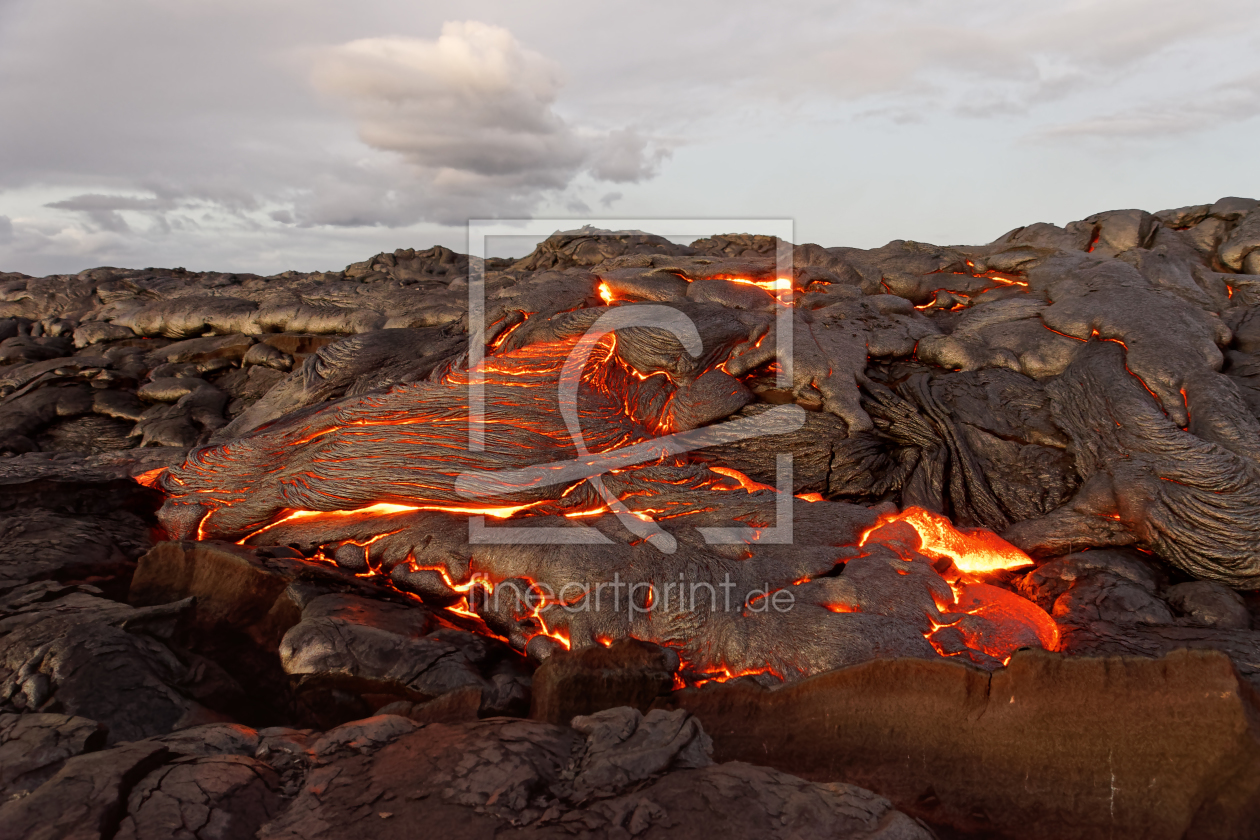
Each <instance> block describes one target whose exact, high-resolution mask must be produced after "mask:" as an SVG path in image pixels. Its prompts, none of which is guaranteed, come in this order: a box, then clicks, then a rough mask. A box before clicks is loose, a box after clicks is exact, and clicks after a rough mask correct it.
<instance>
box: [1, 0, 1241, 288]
mask: <svg viewBox="0 0 1260 840" xmlns="http://www.w3.org/2000/svg"><path fill="white" fill-rule="evenodd" d="M1257 148H1260V3H1256V2H1255V0H1194V2H1186V0H1058V2H1053V3H1047V2H1044V1H1042V2H1033V0H866V1H865V2H860V1H859V2H849V1H848V0H828V2H817V3H815V2H805V0H798V1H797V2H793V0H780V2H778V3H774V4H770V3H764V2H757V3H751V2H732V0H725V1H724V2H716V1H711V0H687V2H678V0H674V1H673V2H668V3H666V2H655V0H635V1H634V2H620V0H603V1H602V2H594V3H593V2H589V0H587V2H572V1H571V0H563V2H562V1H561V0H510V2H495V0H479V2H476V3H473V2H441V0H425V2H416V0H357V2H344V0H343V1H342V2H337V1H336V0H57V2H48V0H43V2H37V0H0V271H22V272H26V273H29V274H47V273H51V272H74V271H79V270H81V269H84V268H88V267H93V266H98V265H119V266H128V267H145V266H153V265H156V266H176V265H180V266H186V267H188V268H190V269H212V268H213V269H220V270H228V271H256V272H260V273H271V272H276V271H281V270H284V269H288V268H295V269H301V270H316V269H337V268H341V267H343V266H344V265H346V264H347V263H349V262H353V261H357V260H360V259H364V258H366V257H368V256H370V255H372V254H374V253H376V252H378V251H381V250H393V249H395V248H399V247H414V248H426V247H429V246H430V245H432V244H435V243H440V244H444V245H447V246H450V247H452V248H455V249H456V250H460V251H464V250H466V249H467V246H466V231H465V227H464V224H465V222H466V221H467V219H469V218H470V217H476V218H490V217H492V218H512V217H527V216H532V217H535V218H566V219H574V220H580V221H587V220H591V219H598V218H600V217H607V218H621V219H624V218H640V217H641V218H645V219H650V218H680V217H704V218H739V217H745V218H790V219H793V220H794V222H795V231H796V236H795V239H796V241H797V242H818V243H820V244H823V245H855V246H859V247H873V246H877V245H882V244H883V243H885V242H887V241H888V240H890V239H917V240H922V241H928V242H936V243H939V244H960V243H981V242H987V241H990V240H992V239H994V238H996V237H997V236H999V235H1000V234H1002V233H1004V232H1005V231H1006V230H1009V229H1010V228H1012V227H1015V226H1018V225H1022V224H1028V223H1031V222H1036V221H1049V222H1056V223H1059V224H1062V223H1064V222H1067V221H1069V220H1072V219H1077V218H1081V217H1083V216H1086V215H1088V214H1090V213H1093V212H1097V211H1100V210H1108V209H1119V208H1127V207H1141V208H1144V209H1147V210H1158V209H1162V208H1165V207H1176V206H1181V205H1186V204H1197V203H1205V202H1210V201H1214V200H1215V199H1217V198H1219V197H1221V196H1223V195H1244V196H1251V197H1258V198H1260V154H1258V153H1257ZM644 226H645V227H650V226H649V225H647V224H646V223H645V225H644ZM732 227H738V225H733V226H732Z"/></svg>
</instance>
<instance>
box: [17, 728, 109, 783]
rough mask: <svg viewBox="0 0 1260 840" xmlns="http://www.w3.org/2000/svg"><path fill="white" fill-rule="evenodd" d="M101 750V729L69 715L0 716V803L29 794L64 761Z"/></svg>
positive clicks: (102, 739) (102, 736)
mask: <svg viewBox="0 0 1260 840" xmlns="http://www.w3.org/2000/svg"><path fill="white" fill-rule="evenodd" d="M103 746H105V729H104V727H102V726H101V725H100V724H99V723H97V722H96V721H92V720H88V719H87V718H81V717H74V716H72V715H54V714H38V713H36V714H0V801H7V800H9V799H12V798H13V797H14V796H16V795H19V794H23V793H29V792H30V791H32V790H34V789H35V788H37V787H39V786H40V785H42V784H43V783H44V782H46V781H48V779H50V778H51V777H52V776H53V775H54V774H56V772H57V771H58V770H60V769H61V767H62V765H64V764H65V763H66V761H67V760H68V759H71V758H74V757H75V756H76V755H81V754H82V753H85V752H94V751H96V750H99V749H100V748H101V747H103Z"/></svg>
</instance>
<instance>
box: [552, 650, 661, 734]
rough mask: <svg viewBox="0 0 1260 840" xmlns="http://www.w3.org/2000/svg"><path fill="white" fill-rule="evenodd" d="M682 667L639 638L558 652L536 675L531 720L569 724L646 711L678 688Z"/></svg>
mask: <svg viewBox="0 0 1260 840" xmlns="http://www.w3.org/2000/svg"><path fill="white" fill-rule="evenodd" d="M677 667H678V665H677V657H676V656H674V657H673V660H672V661H671V655H670V653H669V652H668V651H666V650H665V649H663V648H660V647H658V646H656V645H653V644H649V643H647V642H640V641H638V640H637V639H622V640H619V641H616V642H613V644H612V645H611V646H610V647H604V646H602V645H596V646H593V647H588V648H581V649H579V650H575V651H569V652H563V651H561V652H557V653H555V654H552V655H551V656H550V657H549V658H548V659H547V660H546V661H545V662H544V663H543V664H542V666H540V667H539V669H538V670H537V671H535V672H534V682H533V687H532V691H533V695H532V704H531V707H530V715H529V716H530V717H531V718H534V719H535V720H542V721H546V722H547V723H563V724H567V723H568V722H569V721H571V720H573V718H574V717H576V716H577V715H589V714H591V713H593V712H598V711H602V710H604V709H611V708H615V707H617V706H631V707H633V708H636V709H638V710H639V711H647V709H648V708H649V707H650V706H651V705H652V703H653V701H655V700H656V699H657V698H658V697H660V696H661V695H663V694H665V693H667V692H668V691H669V690H670V688H671V687H672V686H673V684H674V671H675V669H676V668H677Z"/></svg>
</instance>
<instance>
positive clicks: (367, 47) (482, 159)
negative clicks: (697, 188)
mask: <svg viewBox="0 0 1260 840" xmlns="http://www.w3.org/2000/svg"><path fill="white" fill-rule="evenodd" d="M313 80H314V83H315V85H316V87H317V88H318V89H319V90H320V91H321V92H323V93H325V94H328V95H330V96H332V97H335V98H337V99H338V100H340V101H342V102H343V103H344V104H345V106H346V107H347V108H348V109H349V110H350V112H351V113H352V114H353V115H354V117H355V119H356V120H357V123H358V132H359V137H360V139H362V141H363V142H364V143H366V144H367V145H368V146H371V147H372V148H374V149H377V150H380V151H384V152H390V153H394V154H397V155H399V156H401V158H402V159H403V160H405V161H406V162H407V163H409V164H410V165H411V166H412V167H414V169H415V170H416V172H417V173H418V175H419V176H420V177H421V178H422V179H423V180H424V182H425V184H424V186H425V193H426V203H427V204H428V206H427V207H425V208H421V207H418V206H411V207H410V208H409V210H410V213H412V214H424V215H429V216H430V217H431V218H436V219H438V220H439V221H447V222H451V223H459V222H461V221H464V220H466V219H468V218H469V217H470V216H505V215H517V214H520V213H521V212H522V211H524V212H528V210H529V209H530V208H532V207H533V206H534V205H535V204H536V203H537V202H538V201H540V200H541V199H542V197H543V195H544V194H545V193H547V192H548V191H559V190H562V189H564V188H565V187H567V186H568V185H569V184H570V183H571V182H572V181H573V179H574V178H575V177H576V176H577V175H578V174H579V173H581V172H584V171H588V172H590V174H591V175H592V176H593V177H595V178H596V179H599V180H606V181H619V182H626V181H640V180H643V179H646V178H650V177H652V176H653V175H655V174H656V172H657V170H658V168H659V165H660V162H661V161H662V160H663V159H664V157H665V156H666V155H667V154H668V150H666V149H664V148H662V147H660V146H659V145H657V144H654V142H653V141H652V140H651V139H650V138H647V137H644V136H642V135H640V134H639V133H638V132H636V131H634V130H633V129H630V128H623V129H618V130H614V131H606V132H599V131H594V130H591V129H586V128H583V127H580V126H575V125H572V124H571V123H569V122H568V121H566V120H565V119H564V118H563V117H561V116H560V114H559V113H557V111H556V109H555V103H556V98H557V95H558V93H559V91H560V88H561V86H562V73H561V70H560V67H559V66H558V65H557V64H556V63H555V62H554V61H552V60H550V59H548V58H546V57H545V56H542V55H540V54H539V53H537V52H534V51H532V50H529V49H526V48H525V47H524V46H522V45H521V44H520V43H519V42H518V41H517V40H516V38H515V37H513V35H512V33H511V32H509V31H508V30H506V29H504V28H502V27H498V26H490V25H488V24H484V23H479V22H477V21H466V22H462V23H461V22H454V23H452V22H448V23H446V24H445V25H444V26H443V27H442V34H441V35H440V36H439V37H438V38H437V39H436V40H431V41H430V40H424V39H418V38H397V37H391V38H369V39H361V40H357V41H351V42H350V43H347V44H344V45H342V46H339V47H336V48H333V49H330V50H327V51H325V52H323V53H322V54H321V55H320V56H319V58H318V60H317V62H316V65H315V67H314V70H313ZM299 211H300V215H304V216H305V217H306V218H307V219H309V220H316V219H318V220H321V221H322V222H323V223H332V224H336V223H343V224H345V223H356V222H360V216H358V215H353V216H351V217H348V218H347V219H346V220H345V221H341V222H338V221H335V220H333V217H332V216H330V215H329V214H328V213H327V212H316V213H314V214H312V212H311V211H310V210H304V209H303V208H302V207H301V206H300V205H299ZM388 218H389V215H388V214H382V215H381V216H379V219H380V220H381V221H382V222H383V223H388V221H386V219H388Z"/></svg>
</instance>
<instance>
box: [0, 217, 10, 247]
mask: <svg viewBox="0 0 1260 840" xmlns="http://www.w3.org/2000/svg"><path fill="white" fill-rule="evenodd" d="M11 241H13V220H12V219H10V218H9V217H8V216H0V245H3V244H5V243H7V242H11Z"/></svg>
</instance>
